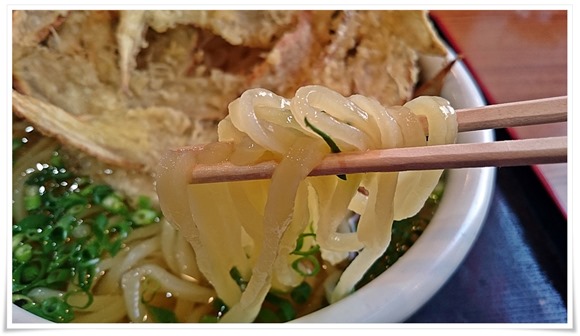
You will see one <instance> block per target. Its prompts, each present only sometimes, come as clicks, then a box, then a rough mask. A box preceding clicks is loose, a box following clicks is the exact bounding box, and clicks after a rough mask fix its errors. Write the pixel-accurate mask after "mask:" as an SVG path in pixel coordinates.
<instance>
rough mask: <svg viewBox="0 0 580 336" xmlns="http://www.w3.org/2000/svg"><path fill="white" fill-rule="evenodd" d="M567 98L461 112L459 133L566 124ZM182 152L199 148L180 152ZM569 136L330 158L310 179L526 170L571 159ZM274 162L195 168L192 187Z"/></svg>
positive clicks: (259, 171)
mask: <svg viewBox="0 0 580 336" xmlns="http://www.w3.org/2000/svg"><path fill="white" fill-rule="evenodd" d="M567 111H568V106H567V97H566V96H563V97H555V98H546V99H538V100H530V101H523V102H516V103H506V104H497V105H488V106H484V107H478V108H469V109H462V110H457V111H456V112H457V122H458V130H459V132H467V131H475V130H483V129H493V128H506V127H514V126H526V125H538V124H546V123H553V122H561V121H566V120H567ZM180 150H195V149H191V148H182V149H180ZM567 157H568V154H567V137H566V136H562V137H549V138H538V139H524V140H506V141H496V142H486V143H464V144H450V145H438V146H425V147H406V148H393V149H379V150H368V151H364V152H348V153H337V154H329V155H327V156H326V157H325V158H324V160H323V161H322V162H321V164H320V165H319V166H317V167H316V168H315V169H314V170H313V171H312V172H311V173H310V176H320V175H338V174H352V173H363V172H393V171H406V170H429V169H452V168H468V167H490V166H495V167H504V166H524V165H533V164H545V163H561V162H566V161H567ZM275 168H276V163H275V162H263V163H259V164H256V165H252V166H236V165H233V164H231V163H227V162H225V163H219V164H215V165H197V166H196V167H195V168H194V170H193V172H192V175H191V181H190V182H191V183H211V182H228V181H241V180H257V179H267V178H270V177H271V176H272V173H273V171H274V169H275Z"/></svg>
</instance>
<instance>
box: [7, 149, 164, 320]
mask: <svg viewBox="0 0 580 336" xmlns="http://www.w3.org/2000/svg"><path fill="white" fill-rule="evenodd" d="M24 188H25V189H23V193H24V197H23V202H25V203H24V206H25V209H26V211H27V213H26V216H25V217H24V218H22V219H21V220H20V221H18V222H15V223H13V225H12V251H13V258H12V270H13V272H12V294H13V300H17V301H18V302H17V304H18V305H19V306H21V307H22V308H24V309H26V310H28V311H30V312H31V313H34V314H36V315H39V316H41V317H43V318H46V319H48V320H51V321H54V322H68V321H70V320H72V319H73V318H74V311H73V310H74V308H76V309H84V308H87V307H88V306H89V305H91V304H92V302H93V295H92V294H91V293H90V290H91V287H92V284H93V281H94V279H95V275H96V266H97V264H98V263H99V261H100V260H101V258H102V257H103V256H106V255H109V256H114V255H115V254H116V253H118V252H119V251H120V250H121V249H122V248H123V246H124V239H125V238H126V237H127V236H128V235H129V233H130V232H131V230H132V229H133V227H134V226H136V225H145V224H150V223H153V222H156V221H159V216H160V213H159V212H158V211H156V210H155V209H154V208H153V207H152V206H151V202H150V201H149V199H148V198H140V199H139V201H138V207H132V206H131V205H130V204H129V203H128V202H127V201H126V200H125V199H123V197H122V196H121V195H120V194H117V193H116V192H114V190H113V189H112V188H111V187H110V186H108V185H101V184H93V182H92V181H91V180H90V178H87V177H80V176H74V175H73V174H72V172H70V171H68V170H67V169H66V168H65V167H64V162H63V160H62V156H59V155H58V152H56V153H55V154H54V155H53V156H52V157H51V158H50V161H49V163H39V166H38V170H37V171H35V172H33V173H31V174H29V175H28V177H27V179H26V181H25V187H24ZM89 209H90V211H88V210H89ZM41 287H42V288H47V289H49V290H57V291H63V288H68V289H69V290H68V292H64V293H63V296H62V298H51V299H50V300H43V301H42V302H36V301H34V298H30V297H29V295H28V292H29V291H30V290H31V289H34V288H41ZM71 295H75V296H78V295H85V296H86V298H87V299H86V300H82V305H83V306H82V307H72V306H71V305H70V304H69V303H68V302H67V300H66V299H67V298H69V297H70V296H71ZM63 299H64V301H63ZM160 309H162V308H160ZM153 311H155V312H153ZM151 314H152V315H154V314H155V315H158V316H157V317H155V319H156V320H157V321H158V322H165V321H167V322H169V321H171V320H172V317H171V316H170V315H167V314H164V313H163V311H160V310H156V308H151Z"/></svg>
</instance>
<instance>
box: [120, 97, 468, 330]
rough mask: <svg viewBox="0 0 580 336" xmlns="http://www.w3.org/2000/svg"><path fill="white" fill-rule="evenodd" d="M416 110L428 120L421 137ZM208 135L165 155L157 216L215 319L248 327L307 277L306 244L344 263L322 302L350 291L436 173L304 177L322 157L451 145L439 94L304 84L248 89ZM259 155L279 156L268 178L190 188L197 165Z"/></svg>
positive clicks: (453, 126)
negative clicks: (277, 295) (189, 258)
mask: <svg viewBox="0 0 580 336" xmlns="http://www.w3.org/2000/svg"><path fill="white" fill-rule="evenodd" d="M418 116H424V117H426V119H427V121H428V132H427V134H426V133H425V131H424V130H423V127H422V126H421V123H420V122H419V121H418ZM218 133H219V142H218V143H215V144H212V145H210V146H206V147H205V148H204V149H203V150H188V149H185V150H175V151H169V152H168V153H167V155H166V157H165V158H164V159H163V160H162V162H161V163H160V166H159V170H158V176H157V192H158V195H159V201H160V205H161V208H162V210H163V213H164V215H165V216H166V218H167V220H168V221H169V222H171V223H172V224H173V225H174V226H175V227H176V228H177V229H178V230H179V232H180V234H181V235H182V236H183V237H184V238H185V239H186V240H187V241H188V242H189V243H190V244H191V246H192V247H193V249H194V251H195V255H196V258H197V266H198V267H199V271H200V272H201V273H202V274H203V276H204V277H205V278H206V279H207V280H208V281H209V283H211V284H212V286H213V288H214V289H215V291H216V293H217V296H218V297H219V298H220V299H221V300H223V302H224V303H225V305H226V306H227V307H229V310H228V311H227V312H226V313H225V314H223V316H221V317H220V321H222V322H251V321H253V320H254V319H255V318H256V316H257V315H258V314H259V312H260V308H261V306H262V304H263V302H264V300H265V299H266V297H267V295H268V293H269V292H270V291H276V292H281V293H286V292H288V291H289V290H291V289H292V288H294V287H296V286H299V285H300V284H301V283H302V282H303V281H304V279H305V277H306V276H308V275H309V274H310V273H312V272H313V268H316V266H317V264H316V262H315V260H313V259H312V255H310V254H308V253H306V252H305V251H318V250H320V251H321V253H320V256H321V258H322V259H323V260H324V261H325V262H327V263H329V264H331V265H336V264H339V263H341V262H348V266H347V267H346V268H345V269H344V271H339V270H337V272H336V274H335V275H334V276H330V277H329V280H328V281H327V283H326V284H325V285H326V289H327V297H328V301H329V302H330V303H333V302H337V301H339V300H341V299H342V298H344V297H345V296H347V295H349V294H350V293H351V292H352V291H353V289H354V287H355V285H356V284H357V282H359V280H360V279H361V277H362V276H363V274H364V273H365V272H366V270H367V269H369V267H370V266H371V265H372V264H373V262H375V260H376V259H377V258H379V257H380V256H381V255H382V254H383V253H384V252H385V250H386V249H387V247H388V246H389V243H390V239H391V227H392V223H393V221H394V220H400V219H404V218H408V217H410V216H413V215H414V214H416V213H417V212H418V211H419V210H420V209H421V207H422V206H423V205H424V204H425V201H426V199H427V198H428V197H429V195H430V194H431V192H432V191H433V189H434V188H435V186H436V184H437V183H438V181H439V178H440V176H441V173H442V171H441V170H434V171H421V172H415V171H413V172H401V173H366V174H352V175H347V176H338V177H337V176H321V177H308V174H309V172H310V171H311V170H312V169H313V168H314V167H315V166H317V165H318V164H319V163H320V161H321V160H322V159H323V158H324V156H326V155H327V154H329V153H330V152H331V151H335V152H336V151H344V152H346V151H364V150H368V149H377V148H394V147H409V146H429V145H439V144H447V143H452V142H455V139H456V135H457V121H456V116H455V112H454V110H453V108H452V107H451V106H450V104H449V103H448V102H447V101H446V100H445V99H443V98H439V97H419V98H416V99H414V100H412V101H409V102H408V103H406V104H405V105H404V106H398V107H389V108H385V107H383V106H381V105H380V104H379V103H378V102H377V101H376V100H374V99H372V98H368V97H364V96H361V95H353V96H350V97H348V98H346V97H343V96H342V95H340V94H338V93H337V92H335V91H332V90H330V89H327V88H325V87H321V86H305V87H302V88H300V89H299V90H298V91H297V92H296V94H295V96H294V97H293V98H292V99H286V98H283V97H280V96H278V95H276V94H275V93H273V92H270V91H268V90H265V89H259V88H258V89H251V90H248V91H246V92H244V93H243V94H242V95H241V96H240V97H239V98H238V99H236V100H235V101H233V102H232V103H231V104H230V105H229V115H228V116H227V117H226V118H225V119H224V120H222V121H221V122H220V124H219V127H218ZM269 160H274V161H277V162H278V165H277V168H276V170H275V172H274V174H273V177H272V179H271V180H256V181H243V182H228V183H212V184H192V183H190V182H191V181H190V174H191V172H192V169H193V167H194V166H195V165H196V164H208V163H216V162H223V161H230V162H231V163H233V164H237V165H246V164H254V163H258V162H262V161H269ZM353 214H356V216H358V217H359V218H358V221H357V223H355V224H353V223H352V221H351V219H352V218H353ZM143 272H145V270H144V271H143ZM129 277H130V276H129ZM240 280H243V281H240Z"/></svg>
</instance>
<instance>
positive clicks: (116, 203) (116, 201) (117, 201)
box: [101, 194, 127, 213]
mask: <svg viewBox="0 0 580 336" xmlns="http://www.w3.org/2000/svg"><path fill="white" fill-rule="evenodd" d="M101 205H102V206H103V208H105V209H107V210H109V211H111V212H113V213H122V212H124V211H126V210H127V207H126V205H125V203H124V202H123V200H121V198H120V197H119V196H118V195H116V194H110V195H108V196H106V197H105V198H103V202H102V204H101Z"/></svg>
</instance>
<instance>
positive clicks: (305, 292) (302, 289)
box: [290, 282, 312, 304]
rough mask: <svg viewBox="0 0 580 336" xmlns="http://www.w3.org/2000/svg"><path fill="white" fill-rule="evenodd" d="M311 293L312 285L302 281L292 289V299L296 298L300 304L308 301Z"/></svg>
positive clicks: (295, 300)
mask: <svg viewBox="0 0 580 336" xmlns="http://www.w3.org/2000/svg"><path fill="white" fill-rule="evenodd" d="M311 294H312V286H310V285H309V284H308V283H306V282H302V283H301V284H300V285H298V286H297V287H294V288H293V289H292V291H291V292H290V297H291V298H292V300H294V302H296V303H298V304H303V303H306V301H308V298H309V297H310V295H311Z"/></svg>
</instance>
